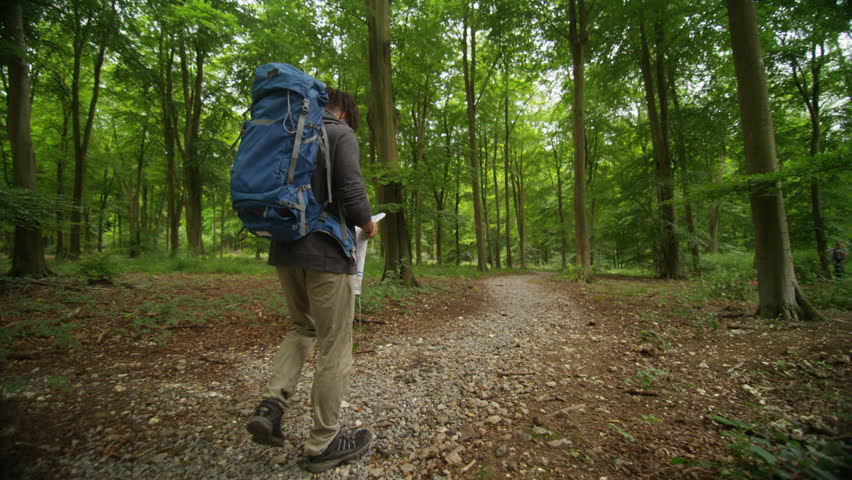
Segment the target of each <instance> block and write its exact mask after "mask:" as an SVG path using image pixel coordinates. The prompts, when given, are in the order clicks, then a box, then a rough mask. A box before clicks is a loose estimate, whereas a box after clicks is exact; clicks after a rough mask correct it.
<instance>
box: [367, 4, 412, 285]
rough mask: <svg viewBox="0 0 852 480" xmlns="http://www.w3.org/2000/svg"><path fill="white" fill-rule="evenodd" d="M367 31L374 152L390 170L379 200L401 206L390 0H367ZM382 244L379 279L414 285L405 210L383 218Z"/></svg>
mask: <svg viewBox="0 0 852 480" xmlns="http://www.w3.org/2000/svg"><path fill="white" fill-rule="evenodd" d="M366 5H367V11H368V21H367V30H368V34H369V47H368V63H369V69H370V87H371V95H370V98H371V108H370V110H371V112H372V114H373V118H374V119H375V125H373V124H371V128H372V131H373V134H374V135H375V138H376V154H377V156H378V160H379V162H380V163H381V164H382V166H383V167H384V168H385V170H386V171H387V172H388V173H389V177H390V178H391V180H390V182H389V183H387V184H385V185H383V186H382V188H381V190H382V195H381V197H382V202H383V203H393V204H397V205H402V203H403V193H402V183H400V181H399V179H398V174H399V172H398V169H399V157H398V154H397V149H396V130H397V126H396V115H395V113H396V110H395V108H394V105H393V84H392V82H391V50H390V48H391V43H390V2H389V0H366ZM382 244H383V246H384V250H385V270H384V273H383V275H382V280H391V281H396V282H400V283H402V284H403V285H404V286H408V287H410V286H416V285H417V280H416V279H415V277H414V269H413V268H412V265H411V249H410V247H409V245H410V242H409V233H408V226H407V225H406V222H405V211H404V210H403V209H402V208H400V209H399V210H397V211H393V212H388V215H387V217H386V218H385V220H384V221H383V228H382Z"/></svg>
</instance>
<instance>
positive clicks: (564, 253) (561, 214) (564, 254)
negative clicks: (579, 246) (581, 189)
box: [553, 147, 568, 270]
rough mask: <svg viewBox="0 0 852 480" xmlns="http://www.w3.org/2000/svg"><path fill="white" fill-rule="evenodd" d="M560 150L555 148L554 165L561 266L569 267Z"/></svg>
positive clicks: (563, 267) (562, 267)
mask: <svg viewBox="0 0 852 480" xmlns="http://www.w3.org/2000/svg"><path fill="white" fill-rule="evenodd" d="M559 164H560V161H559V151H558V150H557V149H556V148H555V147H554V148H553V166H554V168H555V170H556V216H557V218H558V219H559V254H560V258H561V263H560V268H561V269H562V270H565V269H566V268H568V232H567V229H566V228H565V209H564V208H563V205H562V203H563V202H562V169H561V168H560V165H559Z"/></svg>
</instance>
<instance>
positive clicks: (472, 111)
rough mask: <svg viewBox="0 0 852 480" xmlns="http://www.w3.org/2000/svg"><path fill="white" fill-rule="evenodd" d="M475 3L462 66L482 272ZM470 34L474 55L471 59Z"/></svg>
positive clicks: (468, 10) (468, 16)
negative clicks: (473, 16)
mask: <svg viewBox="0 0 852 480" xmlns="http://www.w3.org/2000/svg"><path fill="white" fill-rule="evenodd" d="M472 15H473V13H471V5H470V4H468V5H467V7H466V9H465V15H464V18H463V23H462V25H463V30H464V31H463V33H462V45H461V47H462V69H463V70H464V86H465V88H464V91H465V99H466V100H467V132H468V135H467V137H468V160H469V161H470V177H471V178H470V184H471V188H472V190H473V227H474V232H475V233H476V264H477V268H478V269H479V271H480V272H485V271H487V270H488V265H487V264H486V261H487V255H488V253H487V250H486V248H487V245H486V244H485V233H484V232H483V227H482V194H481V193H480V191H479V190H480V187H481V181H480V178H479V159H478V158H477V154H478V153H479V152H478V149H477V147H476V27H475V26H474V21H473V19H472V18H471V17H472ZM468 36H469V38H470V55H469V57H470V58H468Z"/></svg>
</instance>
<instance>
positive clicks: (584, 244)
mask: <svg viewBox="0 0 852 480" xmlns="http://www.w3.org/2000/svg"><path fill="white" fill-rule="evenodd" d="M568 9H569V10H568V18H569V39H570V43H571V71H572V75H573V81H574V86H573V90H572V92H573V97H574V98H573V104H572V112H571V113H572V115H571V116H572V118H573V122H572V131H573V138H574V232H575V235H574V236H575V239H576V248H577V268H578V272H577V273H578V275H579V277H580V279H581V280H583V281H590V280H591V279H592V260H591V242H590V240H589V222H588V219H587V218H586V182H585V179H586V121H585V59H584V55H585V50H586V46H587V45H588V42H589V31H588V10H587V9H586V6H585V2H584V0H579V5H577V0H571V1H570V2H569V7H568Z"/></svg>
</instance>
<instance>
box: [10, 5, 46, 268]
mask: <svg viewBox="0 0 852 480" xmlns="http://www.w3.org/2000/svg"><path fill="white" fill-rule="evenodd" d="M4 10H5V12H4V16H5V17H6V18H5V20H4V21H3V24H4V25H3V27H4V35H3V36H4V41H5V42H6V43H7V45H8V46H9V47H10V48H8V50H7V51H6V53H5V57H6V58H5V60H6V62H5V63H6V67H7V69H8V75H9V85H8V90H7V92H6V93H7V96H6V98H7V102H8V112H7V114H8V118H7V120H6V128H7V133H8V135H9V144H10V147H11V150H12V170H13V173H12V176H13V178H14V186H16V187H20V188H26V189H28V190H32V191H34V192H35V191H36V165H35V155H34V153H33V141H32V124H31V121H32V105H31V104H30V78H29V66H28V65H27V61H26V60H25V59H24V57H23V56H22V55H25V54H26V53H25V52H26V51H27V46H26V33H25V28H24V5H23V2H22V1H20V0H18V1H13V2H9V4H8V5H6V8H5V9H4ZM52 273H53V272H51V271H50V269H49V268H48V267H47V262H46V261H45V259H44V239H43V238H42V236H41V229H40V228H38V227H35V226H32V225H16V226H15V246H14V250H13V251H12V268H11V269H10V270H9V275H11V276H15V277H17V276H30V277H33V278H42V277H45V276H48V275H52Z"/></svg>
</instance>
